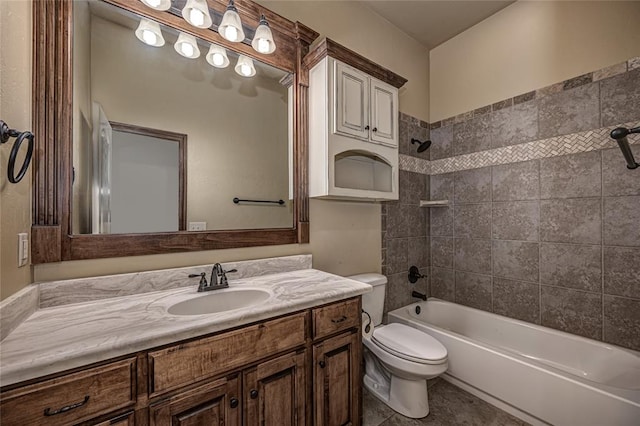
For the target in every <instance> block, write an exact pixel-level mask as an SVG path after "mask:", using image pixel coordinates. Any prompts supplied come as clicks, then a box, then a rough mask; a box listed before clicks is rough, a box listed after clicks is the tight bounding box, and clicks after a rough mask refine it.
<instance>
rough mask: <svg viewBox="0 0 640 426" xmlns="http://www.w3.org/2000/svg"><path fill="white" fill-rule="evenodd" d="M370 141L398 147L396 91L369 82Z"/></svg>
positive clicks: (392, 88) (390, 87) (378, 83)
mask: <svg viewBox="0 0 640 426" xmlns="http://www.w3.org/2000/svg"><path fill="white" fill-rule="evenodd" d="M371 140H372V141H374V142H379V143H382V144H385V145H390V146H398V91H397V90H396V88H394V87H393V86H390V85H388V84H386V83H383V82H381V81H377V80H374V79H372V80H371Z"/></svg>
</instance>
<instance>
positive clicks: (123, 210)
mask: <svg viewBox="0 0 640 426" xmlns="http://www.w3.org/2000/svg"><path fill="white" fill-rule="evenodd" d="M73 47H74V64H73V72H74V97H73V100H74V103H73V108H74V116H73V122H74V129H73V138H74V150H73V166H74V182H73V205H72V230H73V233H74V234H87V233H138V232H174V231H178V230H231V229H260V228H290V227H291V226H292V225H293V205H292V201H291V198H292V195H293V194H291V190H290V179H291V173H290V170H291V164H292V163H291V150H290V142H289V141H290V138H291V132H290V128H291V113H292V97H291V96H292V90H291V87H290V85H289V81H290V80H291V79H290V78H289V77H290V76H289V75H288V73H287V72H285V71H282V70H278V69H276V68H274V67H271V66H269V65H266V64H263V63H260V62H259V61H256V60H251V59H250V58H247V57H244V56H242V55H237V54H236V53H234V52H231V51H229V50H225V49H222V48H219V47H218V46H212V45H211V44H210V43H208V42H205V41H202V40H197V39H195V38H194V37H192V36H189V35H187V34H183V33H179V32H178V31H176V30H173V29H171V28H167V27H165V26H162V25H158V24H157V23H155V22H153V21H149V20H146V19H142V18H141V17H138V16H135V15H133V14H130V13H128V12H125V11H122V10H121V9H119V8H117V7H115V6H111V5H108V4H106V3H103V2H101V1H76V2H74V46H73ZM234 198H238V199H241V200H255V201H256V202H239V203H234V201H233V200H234ZM279 200H282V201H283V202H282V203H279V202H278V201H279ZM262 201H275V202H274V203H265V202H262Z"/></svg>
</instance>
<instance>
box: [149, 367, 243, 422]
mask: <svg viewBox="0 0 640 426" xmlns="http://www.w3.org/2000/svg"><path fill="white" fill-rule="evenodd" d="M240 397H241V396H240V378H239V377H238V375H235V376H231V377H229V378H223V379H219V380H216V381H213V382H209V383H207V384H204V385H202V386H199V387H197V388H195V389H191V390H188V391H185V392H182V393H180V394H178V395H176V396H173V397H170V398H168V399H166V400H164V401H161V402H159V403H157V404H153V405H152V406H151V407H149V424H150V425H151V426H196V425H216V426H240V424H241V413H242V407H241V404H240Z"/></svg>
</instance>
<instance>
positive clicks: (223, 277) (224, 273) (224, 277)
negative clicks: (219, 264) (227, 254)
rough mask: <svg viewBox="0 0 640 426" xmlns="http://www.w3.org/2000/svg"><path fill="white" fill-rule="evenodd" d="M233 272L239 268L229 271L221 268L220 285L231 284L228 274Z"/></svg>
mask: <svg viewBox="0 0 640 426" xmlns="http://www.w3.org/2000/svg"><path fill="white" fill-rule="evenodd" d="M233 272H238V270H237V269H230V270H228V271H225V270H224V269H222V268H220V285H226V286H228V285H229V280H227V274H228V273H233Z"/></svg>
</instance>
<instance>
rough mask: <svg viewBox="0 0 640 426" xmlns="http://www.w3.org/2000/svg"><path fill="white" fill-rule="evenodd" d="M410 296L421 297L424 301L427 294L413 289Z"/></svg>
mask: <svg viewBox="0 0 640 426" xmlns="http://www.w3.org/2000/svg"><path fill="white" fill-rule="evenodd" d="M411 297H415V298H418V299H422V300H425V301H426V300H427V295H426V294H423V293H420V292H418V291H415V290H414V291H412V292H411Z"/></svg>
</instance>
